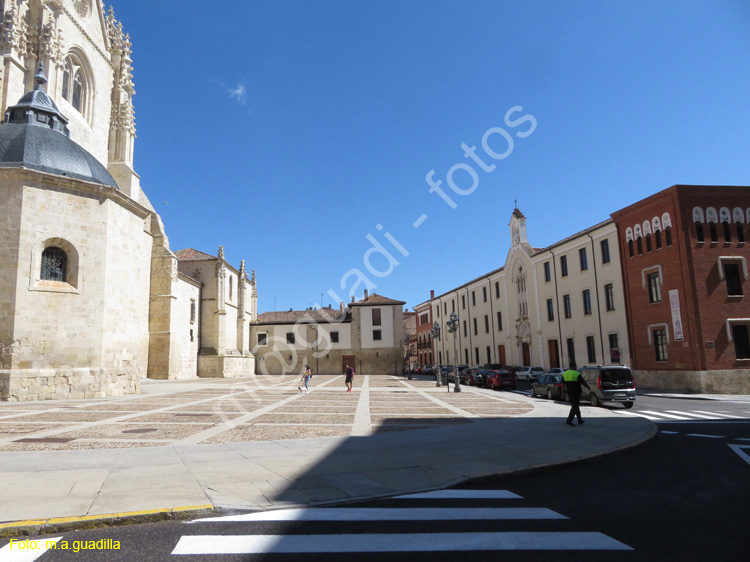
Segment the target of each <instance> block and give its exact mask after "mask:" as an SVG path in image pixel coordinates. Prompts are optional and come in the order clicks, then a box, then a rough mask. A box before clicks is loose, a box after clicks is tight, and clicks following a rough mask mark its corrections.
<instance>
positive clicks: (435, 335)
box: [430, 320, 443, 386]
mask: <svg viewBox="0 0 750 562" xmlns="http://www.w3.org/2000/svg"><path fill="white" fill-rule="evenodd" d="M430 334H432V339H433V340H439V339H440V324H438V322H437V320H435V323H434V324H433V325H432V330H430ZM435 386H443V383H442V382H440V365H438V372H437V373H435Z"/></svg>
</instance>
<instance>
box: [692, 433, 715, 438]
mask: <svg viewBox="0 0 750 562" xmlns="http://www.w3.org/2000/svg"><path fill="white" fill-rule="evenodd" d="M687 436H688V437H708V438H709V439H724V436H723V435H704V434H703V433H688V434H687Z"/></svg>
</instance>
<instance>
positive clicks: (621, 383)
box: [579, 365, 635, 408]
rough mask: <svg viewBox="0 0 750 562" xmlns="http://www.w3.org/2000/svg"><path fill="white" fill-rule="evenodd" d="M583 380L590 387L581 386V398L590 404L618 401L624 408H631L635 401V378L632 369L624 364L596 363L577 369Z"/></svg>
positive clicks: (597, 404)
mask: <svg viewBox="0 0 750 562" xmlns="http://www.w3.org/2000/svg"><path fill="white" fill-rule="evenodd" d="M579 371H580V373H581V375H582V376H583V380H585V381H586V382H587V383H588V385H589V386H590V387H591V390H589V389H587V388H586V387H585V386H584V387H582V388H581V390H582V394H581V400H588V401H590V402H591V405H592V406H595V407H596V406H601V405H602V404H603V403H604V402H620V403H621V404H622V405H623V406H625V407H626V408H632V407H633V403H634V402H635V379H634V378H633V371H631V370H630V368H629V367H626V366H624V365H605V366H601V365H598V366H596V367H582V368H581V369H579Z"/></svg>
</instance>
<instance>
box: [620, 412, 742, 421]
mask: <svg viewBox="0 0 750 562" xmlns="http://www.w3.org/2000/svg"><path fill="white" fill-rule="evenodd" d="M618 412H619V413H620V414H622V415H624V416H640V417H642V418H646V419H649V420H651V421H655V422H660V421H662V422H663V421H675V420H676V421H709V420H711V421H722V420H732V419H741V420H742V419H747V418H743V417H742V416H735V415H732V414H722V413H718V412H707V411H704V410H689V411H682V410H634V411H632V410H628V411H620V410H618Z"/></svg>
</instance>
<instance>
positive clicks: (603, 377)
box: [413, 363, 636, 408]
mask: <svg viewBox="0 0 750 562" xmlns="http://www.w3.org/2000/svg"><path fill="white" fill-rule="evenodd" d="M455 371H456V367H454V366H453V365H419V366H417V368H416V369H414V370H413V372H414V373H418V374H431V375H433V376H435V378H436V379H437V377H438V376H440V377H442V380H443V381H448V382H453V379H454V373H455ZM579 371H580V373H581V375H582V376H583V378H584V380H585V381H586V382H587V383H588V385H589V387H590V389H586V387H583V388H582V394H581V400H582V401H585V402H586V401H587V402H591V405H592V406H594V407H597V406H602V405H603V404H604V403H605V402H619V403H620V404H622V405H623V406H624V407H625V408H631V407H632V406H633V403H634V402H635V395H636V391H635V379H634V378H633V372H632V371H631V370H630V368H629V367H627V366H625V365H606V366H601V365H597V366H591V367H589V366H584V367H581V368H580V369H579ZM564 372H565V369H561V368H558V367H555V368H552V369H550V370H548V371H546V372H545V371H544V369H543V368H541V367H528V366H524V367H515V366H511V365H500V364H497V363H486V364H484V365H482V366H481V367H469V366H468V365H459V366H458V380H459V381H460V383H461V384H464V385H470V386H478V387H481V388H490V389H492V390H516V387H517V385H516V381H519V380H523V381H527V382H531V396H542V397H545V398H547V399H549V400H564V401H567V400H568V396H567V393H566V391H565V383H564V381H563V373H564Z"/></svg>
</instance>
